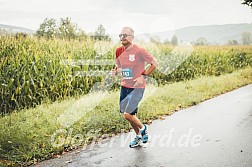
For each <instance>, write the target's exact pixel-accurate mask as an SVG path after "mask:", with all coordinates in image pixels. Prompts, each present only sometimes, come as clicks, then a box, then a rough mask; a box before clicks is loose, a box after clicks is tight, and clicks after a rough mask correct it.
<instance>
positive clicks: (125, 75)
mask: <svg viewBox="0 0 252 167" xmlns="http://www.w3.org/2000/svg"><path fill="white" fill-rule="evenodd" d="M122 76H123V78H124V79H132V78H133V76H132V68H123V69H122Z"/></svg>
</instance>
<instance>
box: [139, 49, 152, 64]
mask: <svg viewBox="0 0 252 167" xmlns="http://www.w3.org/2000/svg"><path fill="white" fill-rule="evenodd" d="M140 55H141V57H142V59H143V60H144V61H145V62H147V63H148V64H150V63H151V62H152V60H153V59H154V57H153V56H152V55H151V54H149V53H148V52H147V51H146V50H145V49H144V48H141V49H140Z"/></svg>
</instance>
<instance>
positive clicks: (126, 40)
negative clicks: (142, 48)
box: [120, 28, 134, 46]
mask: <svg viewBox="0 0 252 167" xmlns="http://www.w3.org/2000/svg"><path fill="white" fill-rule="evenodd" d="M124 34H127V35H126V36H127V37H125V35H124ZM133 39H134V36H133V33H132V32H131V31H130V30H129V29H127V28H123V29H122V31H121V33H120V40H121V43H122V45H124V46H129V45H130V44H132V40H133Z"/></svg>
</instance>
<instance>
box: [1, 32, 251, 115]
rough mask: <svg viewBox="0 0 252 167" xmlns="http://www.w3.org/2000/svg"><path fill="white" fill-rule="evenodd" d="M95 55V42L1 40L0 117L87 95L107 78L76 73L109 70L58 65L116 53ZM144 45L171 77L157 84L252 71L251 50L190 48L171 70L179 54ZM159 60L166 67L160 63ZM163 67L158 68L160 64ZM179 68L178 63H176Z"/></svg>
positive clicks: (160, 78) (160, 77)
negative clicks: (190, 51)
mask: <svg viewBox="0 0 252 167" xmlns="http://www.w3.org/2000/svg"><path fill="white" fill-rule="evenodd" d="M116 46H118V45H115V46H114V47H111V48H110V49H109V50H108V52H106V54H103V55H98V52H97V50H96V48H95V41H92V40H90V39H87V40H86V41H77V40H73V41H64V40H58V39H54V40H44V39H36V38H15V37H5V36H4V37H0V83H1V84H0V113H1V114H4V113H9V112H11V111H13V110H20V109H22V108H29V107H34V106H36V105H37V104H41V102H43V101H45V100H48V101H55V100H57V99H64V98H65V97H69V96H78V95H82V94H85V93H87V92H89V90H90V89H91V88H92V86H93V85H94V83H96V82H97V81H102V80H104V77H106V76H96V77H86V76H83V75H75V74H76V71H90V70H97V69H98V70H103V71H105V70H109V69H111V68H113V64H112V65H111V64H110V65H108V66H105V65H99V66H93V65H85V64H78V63H77V64H72V65H64V64H62V61H63V60H72V59H74V60H88V59H89V60H94V59H96V60H98V59H114V50H115V47H116ZM149 46H150V45H148V44H147V45H146V49H147V50H148V51H149V52H151V53H152V54H153V55H154V56H155V57H156V58H157V59H158V60H159V61H160V63H161V65H162V67H170V71H171V72H170V73H168V74H163V73H162V72H158V71H156V72H155V73H154V74H153V77H154V78H155V79H156V80H157V81H158V83H159V84H164V83H167V82H174V81H180V80H188V79H193V78H196V77H199V76H202V75H220V74H225V73H230V72H232V71H234V70H236V69H240V68H244V67H246V66H248V65H250V66H251V65H252V49H251V46H226V47H218V46H214V47H212V46H207V47H194V51H193V52H192V53H191V54H190V56H189V57H188V58H187V59H186V60H185V61H184V62H183V63H182V64H180V65H179V66H177V67H176V68H175V66H174V65H175V64H176V61H177V59H178V56H179V55H178V54H173V53H172V50H173V49H174V48H173V47H172V46H169V45H155V47H154V49H153V48H152V47H149ZM163 59H165V60H167V61H163ZM162 63H163V64H162ZM179 63H181V62H179Z"/></svg>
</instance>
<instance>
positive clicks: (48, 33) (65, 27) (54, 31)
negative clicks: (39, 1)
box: [35, 17, 111, 40]
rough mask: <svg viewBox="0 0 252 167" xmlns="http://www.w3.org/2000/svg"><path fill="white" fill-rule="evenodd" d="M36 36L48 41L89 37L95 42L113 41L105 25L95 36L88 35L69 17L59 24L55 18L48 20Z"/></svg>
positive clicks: (97, 30) (100, 27)
mask: <svg viewBox="0 0 252 167" xmlns="http://www.w3.org/2000/svg"><path fill="white" fill-rule="evenodd" d="M35 36H37V37H43V38H47V39H51V38H61V39H67V40H71V39H80V40H81V39H86V38H88V37H90V38H92V39H94V40H111V39H110V37H109V35H107V34H106V31H105V28H104V27H103V25H99V26H98V27H97V29H96V31H95V32H94V34H86V33H85V31H84V30H82V29H81V28H79V27H78V26H77V24H75V23H73V22H72V21H71V19H70V18H69V17H66V18H61V19H60V21H59V22H57V20H56V19H53V18H50V19H49V18H46V19H45V20H44V21H43V22H42V23H41V24H40V26H39V29H38V30H37V31H36V33H35Z"/></svg>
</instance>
